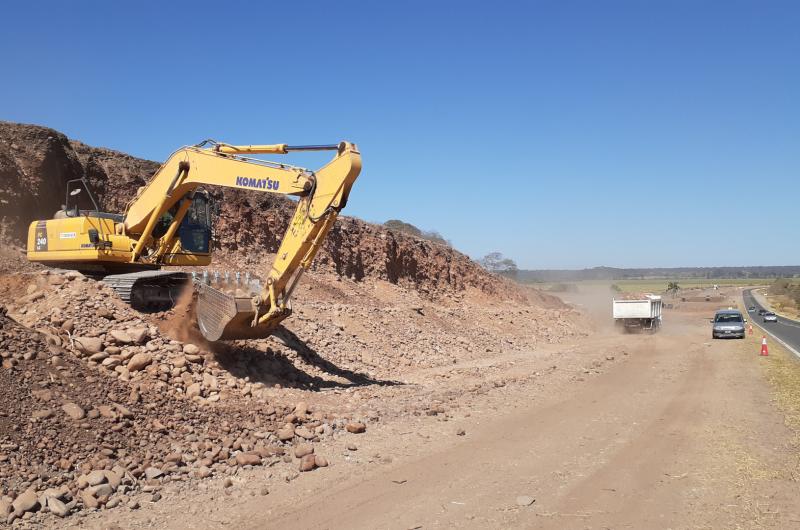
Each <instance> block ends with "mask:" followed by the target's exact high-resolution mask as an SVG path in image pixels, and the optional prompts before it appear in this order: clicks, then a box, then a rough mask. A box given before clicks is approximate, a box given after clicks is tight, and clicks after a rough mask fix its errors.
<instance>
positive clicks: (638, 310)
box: [612, 293, 661, 319]
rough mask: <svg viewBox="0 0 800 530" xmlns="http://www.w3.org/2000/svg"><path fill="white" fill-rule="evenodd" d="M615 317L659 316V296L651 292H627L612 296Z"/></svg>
mask: <svg viewBox="0 0 800 530" xmlns="http://www.w3.org/2000/svg"><path fill="white" fill-rule="evenodd" d="M612 307H613V314H614V318H615V319H620V318H622V319H628V318H660V317H661V297H660V296H657V295H653V294H641V293H639V294H627V295H622V296H618V297H616V298H614V301H613V306H612Z"/></svg>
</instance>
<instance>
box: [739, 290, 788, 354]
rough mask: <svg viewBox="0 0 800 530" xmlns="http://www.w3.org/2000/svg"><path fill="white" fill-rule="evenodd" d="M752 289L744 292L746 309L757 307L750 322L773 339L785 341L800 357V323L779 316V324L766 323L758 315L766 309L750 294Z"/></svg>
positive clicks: (749, 314) (751, 315)
mask: <svg viewBox="0 0 800 530" xmlns="http://www.w3.org/2000/svg"><path fill="white" fill-rule="evenodd" d="M751 290H752V289H745V290H744V291H743V292H742V298H743V300H744V306H745V307H752V306H755V308H756V310H755V312H753V313H748V317H747V318H748V320H752V322H753V323H754V324H758V325H759V326H761V327H762V328H764V329H765V330H767V331H768V332H769V333H770V334H771V335H773V337H775V338H778V339H780V340H781V341H783V343H784V345H787V346H789V347H790V348H792V349H793V350H794V353H795V355H797V356H798V357H800V322H797V321H795V320H790V319H788V318H784V317H782V316H778V322H764V321H763V319H762V318H761V316H760V315H759V314H758V310H759V309H766V308H765V307H763V306H762V305H761V304H759V303H758V300H756V299H755V297H754V296H753V294H752V293H751V292H750V291H751Z"/></svg>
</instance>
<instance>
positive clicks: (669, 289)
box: [667, 282, 681, 298]
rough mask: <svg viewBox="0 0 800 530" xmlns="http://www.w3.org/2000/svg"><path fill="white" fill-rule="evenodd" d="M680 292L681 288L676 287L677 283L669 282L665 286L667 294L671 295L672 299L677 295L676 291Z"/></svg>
mask: <svg viewBox="0 0 800 530" xmlns="http://www.w3.org/2000/svg"><path fill="white" fill-rule="evenodd" d="M680 290H681V286H680V285H678V282H669V283H668V284H667V292H668V293H672V298H675V296H676V295H677V294H678V291H680Z"/></svg>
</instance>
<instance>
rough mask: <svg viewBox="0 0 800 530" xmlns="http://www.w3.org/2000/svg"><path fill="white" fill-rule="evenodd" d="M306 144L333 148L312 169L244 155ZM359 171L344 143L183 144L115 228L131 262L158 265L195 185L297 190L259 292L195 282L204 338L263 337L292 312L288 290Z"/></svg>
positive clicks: (356, 160)
mask: <svg viewBox="0 0 800 530" xmlns="http://www.w3.org/2000/svg"><path fill="white" fill-rule="evenodd" d="M309 150H314V151H318V150H335V151H336V155H335V157H334V158H333V159H332V160H331V161H330V162H329V163H328V164H326V165H325V166H323V167H322V168H321V169H319V170H317V171H315V172H314V171H309V170H306V169H303V168H298V167H294V166H290V165H286V164H278V163H274V162H267V161H263V160H259V159H253V158H247V157H245V156H244V155H249V154H264V153H271V154H284V153H289V152H292V151H309ZM360 171H361V154H360V153H359V152H358V150H357V148H356V146H355V145H354V144H351V143H348V142H341V143H340V144H338V145H322V146H296V147H294V146H289V145H286V144H276V145H249V146H233V145H228V144H221V143H216V142H210V147H204V146H203V145H200V146H193V147H184V148H182V149H180V150H178V151H176V152H175V153H173V154H172V155H171V156H170V158H169V159H168V160H167V161H166V162H165V163H164V165H162V166H161V168H160V169H159V170H158V171H157V172H156V174H155V175H154V176H153V178H152V179H151V181H150V182H149V183H148V185H147V186H146V187H145V188H143V189H142V190H140V192H139V193H138V194H137V196H136V198H135V199H133V200H132V201H131V202H130V203H129V205H128V208H127V213H126V215H125V218H124V222H123V223H122V226H121V230H122V231H123V233H124V234H126V235H129V236H130V237H131V239H132V241H135V244H133V248H132V252H131V262H134V263H147V264H153V265H158V264H159V262H160V260H162V259H163V257H164V255H165V253H166V252H167V250H168V249H169V248H171V247H172V246H173V245H174V239H175V234H176V232H177V229H178V226H179V225H180V223H181V221H182V219H183V217H184V216H185V215H186V212H187V210H188V208H189V205H190V204H191V199H192V196H193V194H194V193H195V191H196V189H197V188H198V187H199V186H202V185H211V186H223V187H229V188H239V189H247V190H253V191H261V192H267V193H277V194H283V195H293V196H298V197H299V200H298V202H297V208H296V210H295V213H294V216H293V217H292V220H291V222H290V223H289V227H288V228H287V230H286V234H285V235H284V238H283V241H282V242H281V245H280V248H279V249H278V253H277V256H276V258H275V261H274V263H273V264H272V267H271V269H270V270H269V273H268V276H267V279H266V285H265V286H264V288H263V290H262V291H261V292H260V293H249V292H241V291H239V292H237V291H233V292H226V291H225V290H220V289H217V288H215V287H212V286H210V285H206V284H200V285H199V286H198V301H197V320H198V325H199V327H200V330H201V332H202V333H203V335H204V336H205V337H206V338H207V339H209V340H232V339H242V338H261V337H266V336H268V335H269V334H271V332H272V331H273V330H274V329H275V328H276V327H277V326H278V324H279V323H280V322H281V321H282V320H283V319H285V318H286V317H287V316H289V315H290V314H291V305H290V303H289V298H290V296H291V293H292V291H293V289H294V287H295V286H296V285H297V281H298V280H299V279H300V276H301V275H302V272H303V271H304V270H306V269H307V268H308V267H309V266H310V264H311V262H312V261H313V259H314V257H315V256H316V254H317V251H318V250H319V248H320V247H321V245H322V243H323V241H324V239H325V236H326V235H327V233H328V231H329V230H330V228H331V227H332V226H333V223H334V222H335V221H336V218H337V216H338V214H339V211H340V210H341V209H342V208H344V206H345V204H346V202H347V197H348V195H349V193H350V189H351V188H352V186H353V183H354V182H355V180H356V178H357V177H358V174H359V172H360ZM176 205H177V209H173V208H174V207H175V206H176ZM170 209H173V211H174V212H175V215H174V217H173V219H172V222H171V224H170V226H169V227H168V229H167V231H166V233H165V234H164V235H163V236H162V237H160V238H158V239H157V240H155V239H154V238H153V230H154V228H155V226H156V223H157V221H158V220H159V219H160V218H161V217H162V215H163V214H164V213H165V212H167V211H168V210H170Z"/></svg>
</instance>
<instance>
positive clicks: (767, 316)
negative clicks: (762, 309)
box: [763, 311, 778, 322]
mask: <svg viewBox="0 0 800 530" xmlns="http://www.w3.org/2000/svg"><path fill="white" fill-rule="evenodd" d="M763 318H764V322H777V321H778V315H776V314H775V313H773V312H772V311H767V312H766V313H764V317H763Z"/></svg>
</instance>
